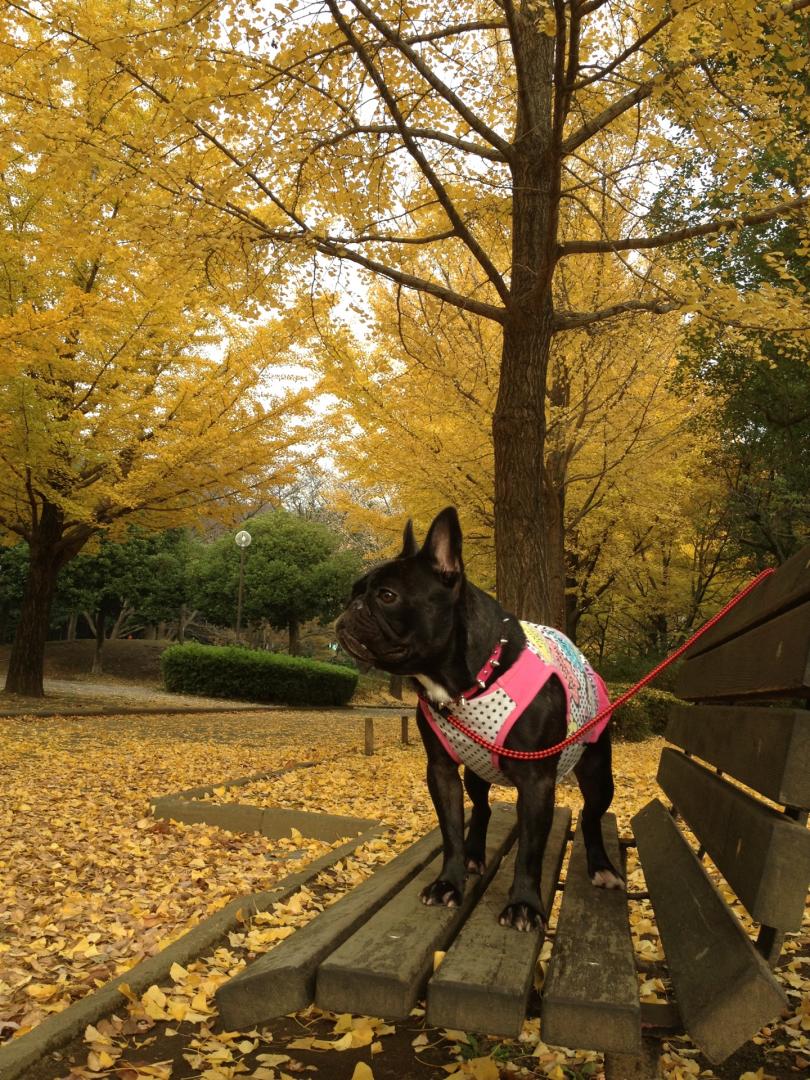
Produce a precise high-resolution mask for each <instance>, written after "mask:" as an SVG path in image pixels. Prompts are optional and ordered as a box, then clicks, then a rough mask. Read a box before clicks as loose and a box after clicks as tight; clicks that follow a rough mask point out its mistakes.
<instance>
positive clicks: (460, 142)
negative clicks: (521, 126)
mask: <svg viewBox="0 0 810 1080" xmlns="http://www.w3.org/2000/svg"><path fill="white" fill-rule="evenodd" d="M808 2H810V0H808ZM408 133H409V134H410V135H411V136H412V138H414V139H430V140H432V141H433V142H440V143H445V144H446V145H447V146H454V147H455V148H456V150H463V151H464V153H466V154H476V155H477V156H478V157H482V158H486V159H487V160H488V161H500V162H503V163H504V164H505V163H506V161H507V159H506V157H505V156H504V155H503V154H502V153H501V152H500V150H496V149H495V148H494V147H491V146H481V145H480V144H479V143H474V142H470V141H469V140H468V139H459V138H457V137H456V136H455V135H449V134H448V133H447V132H446V131H438V130H436V129H435V128H425V127H410V126H408ZM398 134H400V130H399V128H398V127H397V126H396V124H357V125H355V126H353V127H350V128H346V130H345V131H341V132H340V133H339V134H337V135H333V136H332V137H331V138H330V139H322V140H320V141H319V142H318V143H316V144H315V145H316V146H337V144H338V143H339V142H342V141H343V140H344V139H349V138H351V136H352V135H398Z"/></svg>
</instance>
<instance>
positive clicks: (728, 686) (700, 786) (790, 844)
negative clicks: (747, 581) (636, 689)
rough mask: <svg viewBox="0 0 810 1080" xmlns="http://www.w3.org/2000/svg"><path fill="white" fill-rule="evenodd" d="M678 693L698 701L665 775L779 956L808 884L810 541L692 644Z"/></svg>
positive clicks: (675, 720) (686, 710)
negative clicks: (699, 760)
mask: <svg viewBox="0 0 810 1080" xmlns="http://www.w3.org/2000/svg"><path fill="white" fill-rule="evenodd" d="M676 693H677V695H678V696H679V697H681V698H684V699H685V700H687V701H692V702H695V703H696V704H694V705H691V706H686V705H684V706H679V707H676V708H675V709H674V710H673V713H672V715H671V717H670V720H669V725H668V727H667V733H666V737H667V739H668V741H670V742H672V743H674V744H676V745H677V746H679V747H681V750H682V751H685V753H682V752H680V751H677V750H671V749H668V750H665V751H664V753H663V754H662V756H661V764H660V768H659V776H658V779H659V783H660V785H661V787H662V788H663V789H664V791H665V792H666V794H667V795H668V796H669V798H670V799H671V801H672V803H673V805H674V807H675V809H676V810H677V811H678V813H679V814H680V815H681V816H682V817H683V819H684V820H685V821H686V823H687V824H688V825H689V828H690V829H691V830H692V832H693V833H694V834H695V836H696V837H697V838H698V840H699V842H700V844H701V846H702V847H703V848H704V849H705V850H706V852H707V853H708V854H709V856H710V858H711V859H712V860H713V862H714V863H715V865H716V866H717V868H718V869H719V870H720V871H721V873H722V874H723V876H724V877H725V878H726V880H727V882H728V883H729V885H730V886H731V888H732V889H733V890H734V892H735V893H736V895H737V897H738V898H739V899H740V900H741V901H742V903H743V904H744V905H745V907H746V908H747V910H748V912H749V913H750V915H751V916H752V918H753V919H755V920H756V921H757V922H758V923H760V924H761V927H762V929H761V931H760V938H759V944H760V948H761V951H762V952H763V954H764V955H766V956H767V958H768V959H769V961H770V962H771V963H772V964H773V963H775V962H776V959H777V958H778V955H779V950H780V947H781V940H782V937H783V935H784V934H785V932H788V931H793V930H798V929H799V927H800V926H801V920H802V914H803V911H804V902H805V896H806V893H807V887H808V883H809V882H810V832H808V830H807V829H806V828H805V827H804V826H805V823H806V821H807V811H808V808H810V712H808V711H807V709H806V708H802V707H801V706H802V705H804V706H806V705H807V703H808V698H810V546H808V547H806V548H804V549H802V550H801V551H800V552H798V553H797V554H796V555H795V556H794V557H793V558H792V559H790V561H789V562H787V563H785V564H784V566H782V567H780V568H779V569H778V570H777V572H776V573H775V574H773V575H772V576H771V577H770V578H768V579H766V580H765V581H764V582H763V583H762V584H761V585H759V586H758V587H757V588H756V589H755V590H754V591H753V592H752V593H751V594H750V595H749V596H747V597H746V598H745V599H744V600H743V601H741V602H740V604H738V605H737V607H736V608H734V609H733V610H732V611H731V612H730V613H729V615H727V616H726V618H725V619H723V620H722V621H721V622H720V623H718V624H717V626H715V627H714V628H713V629H712V630H711V631H709V632H708V633H707V634H706V635H704V637H702V638H701V639H700V640H699V641H698V642H697V643H696V644H695V645H694V646H693V648H692V649H691V650H690V651H689V653H687V655H686V660H685V662H684V665H683V667H682V669H681V671H680V673H679V677H678V681H677V685H676ZM785 698H790V699H793V700H792V701H790V703H789V704H788V705H787V706H786V705H785V704H781V703H776V704H775V703H774V702H779V701H780V699H785ZM697 758H699V759H701V761H702V762H704V763H705V764H701V763H699V762H698V761H697V760H695V759H697ZM727 777H728V778H731V781H737V782H738V783H734V782H730V780H729V779H727ZM740 785H745V787H746V788H748V789H752V790H749V791H746V790H743V788H742V787H741V786H740ZM763 795H764V796H765V797H766V799H768V800H771V805H769V804H766V803H765V802H763V801H762V799H761V798H759V796H763ZM774 804H775V805H774Z"/></svg>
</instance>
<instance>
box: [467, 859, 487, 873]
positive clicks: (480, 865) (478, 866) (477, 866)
mask: <svg viewBox="0 0 810 1080" xmlns="http://www.w3.org/2000/svg"><path fill="white" fill-rule="evenodd" d="M486 868H487V864H486V862H485V860H484V859H479V858H478V856H476V855H467V856H466V857H465V859H464V869H465V870H466V871H467V873H468V874H483V872H484V871H485V870H486Z"/></svg>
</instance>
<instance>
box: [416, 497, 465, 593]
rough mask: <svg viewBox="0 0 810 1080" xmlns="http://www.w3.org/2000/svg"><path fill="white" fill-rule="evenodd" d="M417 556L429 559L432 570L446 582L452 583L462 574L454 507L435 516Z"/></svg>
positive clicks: (462, 566) (459, 539) (456, 515)
mask: <svg viewBox="0 0 810 1080" xmlns="http://www.w3.org/2000/svg"><path fill="white" fill-rule="evenodd" d="M419 554H420V555H423V556H424V557H425V558H427V559H430V562H431V564H432V566H433V568H434V570H436V571H437V572H438V573H440V574H441V575H442V577H444V578H446V579H447V581H448V582H454V581H455V580H456V579H457V578H459V577H460V576H461V575H462V574H463V573H464V563H463V562H462V561H461V525H460V524H459V520H458V514H457V513H456V508H455V506H447V507H445V509H444V510H442V512H441V513H440V514H437V515H436V517H435V518H434V519H433V524H432V525H431V526H430V528H429V529H428V534H427V537H426V538H425V542H424V544H423V545H422V550H421V551H420V553H419Z"/></svg>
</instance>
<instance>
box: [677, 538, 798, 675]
mask: <svg viewBox="0 0 810 1080" xmlns="http://www.w3.org/2000/svg"><path fill="white" fill-rule="evenodd" d="M807 599H810V544H808V545H807V546H806V547H803V548H802V549H801V550H800V551H797V552H796V554H795V555H793V556H792V557H791V558H790V559H788V561H787V562H786V563H784V565H782V566H780V567H779V569H778V570H777V571H776V573H775V574H773V575H772V576H771V577H769V578H767V579H766V580H765V581H763V582H761V583H760V584H759V585H757V587H756V589H754V591H753V592H752V593H751V594H750V596H747V597H746V598H745V600H742V601H741V602H740V603H739V604H738V605H737V607H735V608H732V610H731V611H730V612H729V613H728V615H726V616H724V617H723V618H722V619H721V620H720V622H719V623H717V625H716V626H713V627H712V629H711V630H708V631H707V632H706V633H705V634H704V635H703V637H701V638H700V639H699V640H698V641H696V642H695V644H694V645H693V646H692V648H691V649H690V650H689V652H688V653H687V654H686V656H687V659H691V658H692V657H693V656H699V655H700V654H701V653H704V652H707V651H708V650H709V649H713V648H714V647H715V646H716V645H719V644H720V643H721V642H723V641H728V640H729V639H730V638H732V637H736V636H737V635H738V634H741V633H742V632H743V631H745V630H749V629H750V628H751V627H753V626H756V625H758V624H759V623H763V622H765V621H766V620H767V619H771V618H773V617H774V616H775V615H781V614H782V612H784V611H787V610H788V609H789V608H792V607H796V606H797V605H798V604H800V603H802V602H803V601H805V600H807Z"/></svg>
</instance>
